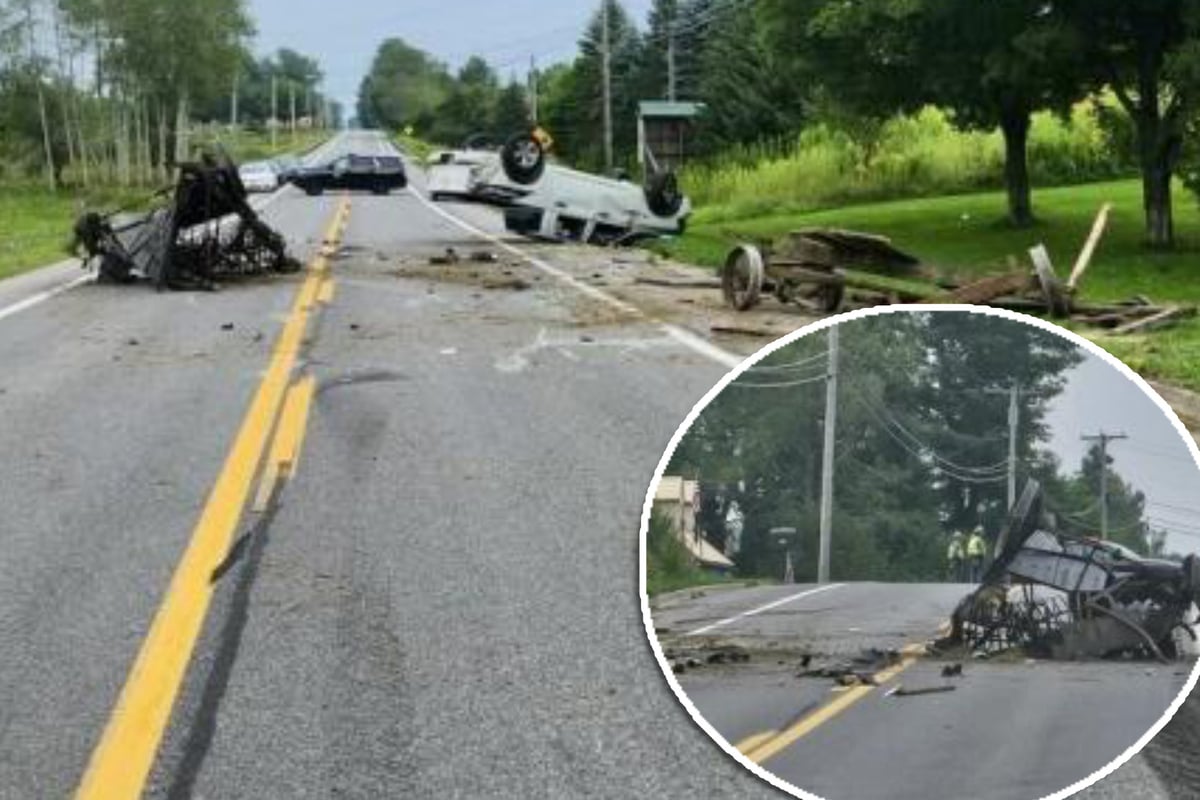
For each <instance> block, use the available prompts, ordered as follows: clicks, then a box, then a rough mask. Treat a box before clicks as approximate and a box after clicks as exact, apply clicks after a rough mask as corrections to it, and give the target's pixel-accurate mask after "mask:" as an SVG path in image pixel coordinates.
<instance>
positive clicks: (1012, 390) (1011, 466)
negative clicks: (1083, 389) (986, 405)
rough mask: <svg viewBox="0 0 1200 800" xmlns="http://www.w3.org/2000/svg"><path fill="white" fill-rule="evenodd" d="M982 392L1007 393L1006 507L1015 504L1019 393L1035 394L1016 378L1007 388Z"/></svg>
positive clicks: (1019, 408)
mask: <svg viewBox="0 0 1200 800" xmlns="http://www.w3.org/2000/svg"><path fill="white" fill-rule="evenodd" d="M983 393H984V394H999V395H1008V508H1009V509H1010V510H1011V509H1012V507H1013V506H1015V505H1016V504H1017V434H1018V433H1019V431H1020V427H1021V395H1023V394H1024V395H1037V394H1039V393H1038V392H1036V391H1033V390H1026V389H1022V388H1021V384H1020V383H1019V382H1018V381H1017V380H1015V379H1014V380H1013V382H1012V386H1010V387H1009V388H1007V389H985V390H984V391H983Z"/></svg>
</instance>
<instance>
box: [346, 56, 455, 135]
mask: <svg viewBox="0 0 1200 800" xmlns="http://www.w3.org/2000/svg"><path fill="white" fill-rule="evenodd" d="M450 90H451V78H450V76H449V75H448V74H447V72H446V68H445V67H444V66H443V65H442V64H440V63H439V62H437V61H436V60H435V59H434V58H433V57H432V56H430V55H429V54H428V53H426V52H424V51H422V50H420V49H418V48H416V47H413V46H411V45H409V44H407V43H406V42H405V41H404V40H403V39H395V38H393V39H388V40H386V41H384V42H383V44H381V45H380V46H379V50H378V51H377V52H376V54H375V59H374V61H373V62H372V64H371V69H370V71H369V72H368V73H367V76H366V77H365V78H364V79H363V81H362V85H361V86H360V88H359V93H358V119H359V122H360V124H362V125H363V126H365V127H380V128H391V129H399V128H404V127H407V126H409V125H411V126H413V127H414V128H415V129H416V130H417V131H418V132H420V133H425V132H427V131H429V130H430V129H431V128H433V126H434V124H435V122H436V110H437V108H438V106H440V105H441V104H442V103H443V102H444V101H445V100H446V98H447V96H448V95H449V93H450Z"/></svg>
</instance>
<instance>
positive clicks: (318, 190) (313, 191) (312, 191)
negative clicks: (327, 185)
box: [304, 186, 325, 197]
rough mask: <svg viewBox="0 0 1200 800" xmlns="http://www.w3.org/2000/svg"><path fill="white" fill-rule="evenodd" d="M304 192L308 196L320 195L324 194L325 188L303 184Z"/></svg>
mask: <svg viewBox="0 0 1200 800" xmlns="http://www.w3.org/2000/svg"><path fill="white" fill-rule="evenodd" d="M304 193H305V194H307V195H308V196H309V197H320V196H321V195H323V194H325V189H324V188H323V187H321V186H305V187H304Z"/></svg>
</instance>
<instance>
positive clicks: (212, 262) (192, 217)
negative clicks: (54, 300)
mask: <svg viewBox="0 0 1200 800" xmlns="http://www.w3.org/2000/svg"><path fill="white" fill-rule="evenodd" d="M167 194H169V195H170V202H169V203H166V204H163V205H161V206H159V207H158V208H156V209H154V210H153V211H150V212H149V213H146V214H138V215H133V216H127V215H121V214H120V212H115V213H110V214H98V213H89V214H85V215H84V216H82V217H80V218H79V220H78V221H76V223H75V243H74V247H73V249H74V250H75V251H76V252H82V255H83V256H84V266H85V268H89V269H91V268H95V269H96V270H97V271H98V273H99V276H100V279H101V280H103V281H109V282H112V283H132V282H134V281H136V280H139V279H141V280H147V281H150V282H151V283H152V284H153V285H154V286H155V287H156V288H159V289H164V288H166V289H209V290H211V289H214V288H216V285H217V281H218V280H221V279H225V278H230V277H237V276H249V275H262V274H267V273H272V272H274V273H290V272H297V271H298V270H299V269H300V266H301V265H300V263H299V262H298V261H297V260H296V259H294V258H292V257H291V256H290V255H289V254H288V252H287V245H286V242H285V241H284V238H283V236H281V235H280V234H279V233H278V232H276V231H275V230H274V229H273V228H271V227H270V226H268V225H267V224H266V223H265V222H263V221H262V219H260V218H259V216H258V214H257V213H256V212H255V211H254V209H253V208H251V207H250V204H249V203H248V202H247V194H246V188H245V187H244V186H243V185H242V181H241V178H240V177H239V176H238V171H237V167H236V165H234V163H233V162H232V161H231V160H230V159H229V158H228V157H227V156H225V155H223V154H220V155H214V154H212V153H205V154H204V155H203V156H202V157H201V160H200V161H199V162H197V163H188V164H182V165H180V168H179V178H178V181H177V182H176V185H175V186H174V188H173V189H167V190H163V191H162V192H160V195H167ZM118 220H119V221H118Z"/></svg>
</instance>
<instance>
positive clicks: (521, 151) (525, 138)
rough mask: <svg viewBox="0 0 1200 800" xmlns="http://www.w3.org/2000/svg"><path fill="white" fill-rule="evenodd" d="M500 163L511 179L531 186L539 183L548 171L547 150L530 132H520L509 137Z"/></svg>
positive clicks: (501, 152) (502, 151)
mask: <svg viewBox="0 0 1200 800" xmlns="http://www.w3.org/2000/svg"><path fill="white" fill-rule="evenodd" d="M500 163H501V164H502V165H503V166H504V174H505V175H506V176H508V179H509V180H510V181H512V182H513V183H517V184H520V185H521V186H529V185H530V184H532V183H537V182H538V180H539V179H540V178H541V177H542V173H544V172H545V171H546V151H545V150H543V149H542V145H541V143H540V142H538V140H537V139H535V138H533V137H532V136H530V135H529V134H524V133H523V134H518V135H517V136H514V137H512V138H511V139H509V140H508V141H507V142H506V143H505V145H504V148H503V149H502V150H501V151H500Z"/></svg>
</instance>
